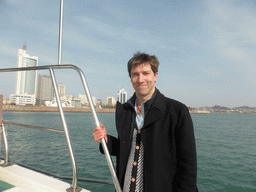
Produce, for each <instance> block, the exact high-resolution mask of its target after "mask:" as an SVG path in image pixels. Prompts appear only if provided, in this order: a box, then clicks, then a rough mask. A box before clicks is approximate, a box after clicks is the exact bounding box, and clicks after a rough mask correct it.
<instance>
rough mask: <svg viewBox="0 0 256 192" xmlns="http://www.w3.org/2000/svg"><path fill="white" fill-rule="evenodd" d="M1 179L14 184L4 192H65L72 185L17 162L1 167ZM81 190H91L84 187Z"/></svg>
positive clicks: (83, 191)
mask: <svg viewBox="0 0 256 192" xmlns="http://www.w3.org/2000/svg"><path fill="white" fill-rule="evenodd" d="M1 163H3V162H1ZM1 163H0V164H1ZM0 181H3V182H6V183H8V184H10V185H12V186H13V187H12V186H11V187H10V185H9V187H7V188H6V189H4V188H3V189H4V190H3V191H4V192H32V191H33V192H46V191H47V192H60V191H62V192H65V191H66V190H67V189H68V188H70V187H71V185H70V184H69V183H66V182H64V181H61V180H59V179H56V178H53V177H50V176H47V175H44V174H41V173H38V172H36V171H32V170H29V169H26V168H23V167H21V166H19V165H16V164H14V165H12V166H8V167H0ZM3 182H2V183H3ZM0 189H1V184H0ZM81 192H90V191H88V190H85V189H82V190H81Z"/></svg>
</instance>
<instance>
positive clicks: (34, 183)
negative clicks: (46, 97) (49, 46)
mask: <svg viewBox="0 0 256 192" xmlns="http://www.w3.org/2000/svg"><path fill="white" fill-rule="evenodd" d="M60 2H61V3H60V7H61V9H60V33H59V38H60V39H59V61H58V64H59V65H48V66H36V67H19V68H4V69H0V73H2V72H17V71H32V70H48V71H49V73H50V76H51V80H52V84H53V88H54V92H55V96H56V102H57V106H58V108H59V113H60V117H61V122H62V125H63V131H60V130H55V129H49V128H43V127H37V126H30V125H24V124H23V125H21V124H18V123H12V122H6V121H4V120H3V119H2V117H3V116H2V101H3V97H2V96H1V95H0V132H1V134H0V138H1V137H3V140H4V147H5V158H4V159H2V160H1V161H0V190H1V191H5V192H46V191H47V192H49V191H54V192H55V191H56V192H57V191H63V192H64V191H68V192H79V191H81V192H85V191H88V190H86V189H82V188H80V187H78V186H77V181H78V176H77V166H76V161H75V157H74V153H73V149H72V146H71V142H70V137H69V132H68V127H67V123H66V120H65V115H64V111H63V106H62V103H61V100H60V95H59V93H58V88H57V82H56V80H55V74H54V70H57V69H73V70H75V71H77V72H78V75H79V76H80V77H81V81H82V85H83V88H84V90H85V93H86V95H87V98H88V101H89V104H90V107H91V111H92V115H93V118H94V122H95V125H96V126H97V127H99V126H100V123H99V120H98V117H97V114H96V110H95V108H94V105H93V102H92V98H91V95H90V92H89V88H88V86H87V83H86V81H85V77H84V74H83V72H82V71H81V70H80V68H79V67H77V66H75V65H62V63H61V45H62V17H63V13H62V12H63V0H61V1H60ZM5 124H16V125H20V126H25V127H26V126H29V127H30V128H36V129H43V130H47V131H55V132H62V133H64V134H65V136H66V141H67V147H68V150H69V153H70V158H71V164H72V169H73V178H72V185H70V184H69V183H66V182H64V181H61V180H60V179H61V178H62V177H58V178H60V179H56V178H54V177H53V176H56V175H53V174H51V173H47V172H45V171H42V170H38V169H35V168H32V167H29V166H24V165H21V164H17V163H16V164H11V163H10V161H9V149H8V138H7V134H6V130H5ZM0 144H1V141H0ZM101 144H102V146H103V149H104V152H105V156H106V160H107V163H108V166H109V169H110V172H111V175H112V179H113V181H114V185H115V188H116V191H118V192H121V188H120V185H119V182H118V179H117V176H116V173H115V169H114V166H113V163H112V160H111V158H110V155H109V152H108V149H107V145H106V142H105V139H102V140H101ZM13 161H15V160H13ZM65 179H66V178H65ZM82 180H84V181H86V179H82ZM88 181H89V180H88ZM94 181H95V180H94ZM90 182H93V180H90ZM95 182H99V183H108V184H109V182H104V181H95Z"/></svg>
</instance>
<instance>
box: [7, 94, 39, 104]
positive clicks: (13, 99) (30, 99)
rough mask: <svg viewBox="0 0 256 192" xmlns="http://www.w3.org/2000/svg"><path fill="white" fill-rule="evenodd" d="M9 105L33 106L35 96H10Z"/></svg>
mask: <svg viewBox="0 0 256 192" xmlns="http://www.w3.org/2000/svg"><path fill="white" fill-rule="evenodd" d="M9 100H10V103H15V104H16V105H35V103H36V97H35V95H27V94H11V95H10V98H9Z"/></svg>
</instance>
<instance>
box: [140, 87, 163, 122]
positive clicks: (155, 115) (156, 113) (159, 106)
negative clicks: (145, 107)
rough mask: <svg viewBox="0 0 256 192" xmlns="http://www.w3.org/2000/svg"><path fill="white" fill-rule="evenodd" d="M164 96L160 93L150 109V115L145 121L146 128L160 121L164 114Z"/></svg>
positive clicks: (148, 114)
mask: <svg viewBox="0 0 256 192" xmlns="http://www.w3.org/2000/svg"><path fill="white" fill-rule="evenodd" d="M164 103H165V100H164V96H163V95H162V94H161V93H160V92H159V91H158V93H157V95H156V97H155V99H154V102H153V103H152V106H151V107H150V109H149V111H148V113H147V114H146V117H145V120H144V126H143V127H147V126H148V125H150V124H152V123H154V122H156V121H158V120H159V119H161V117H162V116H163V114H164V106H165V104H164Z"/></svg>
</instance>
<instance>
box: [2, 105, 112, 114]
mask: <svg viewBox="0 0 256 192" xmlns="http://www.w3.org/2000/svg"><path fill="white" fill-rule="evenodd" d="M95 110H96V112H97V113H115V111H116V109H115V108H104V109H103V108H95ZM3 111H7V112H59V108H58V107H46V106H18V105H3ZM63 111H64V112H68V113H91V109H90V108H84V107H63Z"/></svg>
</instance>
